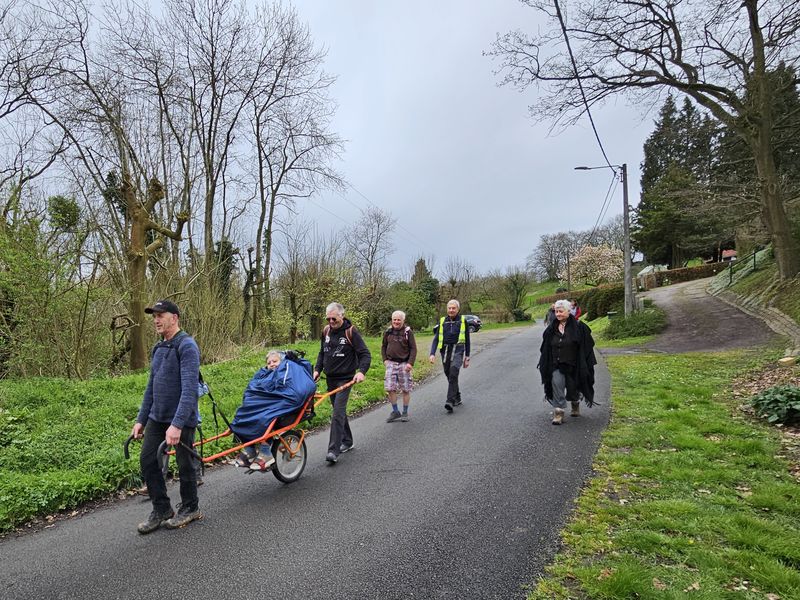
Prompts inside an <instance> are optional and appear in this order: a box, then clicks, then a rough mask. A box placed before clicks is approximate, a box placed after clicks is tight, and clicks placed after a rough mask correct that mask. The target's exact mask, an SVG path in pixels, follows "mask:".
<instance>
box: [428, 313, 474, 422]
mask: <svg viewBox="0 0 800 600" xmlns="http://www.w3.org/2000/svg"><path fill="white" fill-rule="evenodd" d="M460 310H461V304H460V303H459V301H458V300H455V299H454V300H450V301H449V302H448V303H447V316H446V317H441V318H440V319H439V324H438V325H436V326H434V328H433V342H432V343H431V355H430V361H431V364H433V361H434V360H436V349H437V348H438V349H439V353H440V354H441V355H442V367H444V375H445V377H447V401H446V402H445V404H444V408H445V410H447V412H453V408H454V407H456V406H458V405H459V404H461V391H460V390H459V389H458V374H459V373H460V372H461V367H462V365H463V367H464V368H465V369H466V368H467V367H469V328H468V327H467V321H466V319H464V317H463V316H461V315H460V314H458V313H459V311H460Z"/></svg>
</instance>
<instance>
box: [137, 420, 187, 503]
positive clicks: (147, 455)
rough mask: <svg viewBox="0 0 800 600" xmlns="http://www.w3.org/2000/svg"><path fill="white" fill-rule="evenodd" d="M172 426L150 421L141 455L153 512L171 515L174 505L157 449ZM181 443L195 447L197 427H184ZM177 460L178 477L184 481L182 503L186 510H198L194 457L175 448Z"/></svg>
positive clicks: (140, 461)
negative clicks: (171, 502)
mask: <svg viewBox="0 0 800 600" xmlns="http://www.w3.org/2000/svg"><path fill="white" fill-rule="evenodd" d="M169 426H170V424H169V423H157V422H155V421H148V422H147V425H146V426H145V428H144V439H143V440H142V453H141V455H140V456H139V465H140V467H141V469H142V479H144V482H145V483H146V484H147V493H148V494H149V495H150V501H151V502H152V503H153V510H155V511H157V512H158V513H159V514H168V513H170V512H171V511H172V505H171V504H170V501H169V496H168V495H167V482H166V481H165V480H164V473H163V472H162V471H161V462H160V459H159V456H158V447H159V446H160V445H161V442H163V441H164V439H165V438H166V434H167V429H169ZM181 441H182V442H183V443H184V444H186V445H187V446H189V447H190V448H191V447H192V444H193V443H194V427H184V428H183V429H182V430H181ZM175 458H176V460H177V462H178V474H179V476H180V478H181V504H182V507H183V508H184V509H185V510H195V509H196V508H197V471H196V469H195V465H194V462H193V460H192V455H191V454H189V453H188V452H187V451H186V449H185V448H183V446H178V447H177V448H176V449H175Z"/></svg>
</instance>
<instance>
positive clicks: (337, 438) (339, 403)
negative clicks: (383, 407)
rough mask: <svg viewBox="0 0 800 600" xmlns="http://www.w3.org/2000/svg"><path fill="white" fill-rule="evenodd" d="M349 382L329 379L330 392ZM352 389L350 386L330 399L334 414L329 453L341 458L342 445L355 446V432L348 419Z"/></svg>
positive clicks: (347, 380)
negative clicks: (348, 402) (348, 406)
mask: <svg viewBox="0 0 800 600" xmlns="http://www.w3.org/2000/svg"><path fill="white" fill-rule="evenodd" d="M349 381H350V379H345V380H343V381H331V380H330V379H329V380H328V391H330V390H335V389H336V388H337V387H339V386H340V385H344V384H345V383H347V382H349ZM352 389H353V386H350V387H348V388H345V389H343V390H342V391H341V392H337V393H335V394H333V395H332V396H331V397H330V400H331V404H332V405H333V413H332V414H331V436H330V439H329V440H328V452H333V453H334V454H335V455H336V456H339V453H340V451H339V447H340V446H341V445H342V444H345V445H347V446H352V445H353V432H351V431H350V421H349V420H348V419H347V401H348V400H349V399H350V390H352Z"/></svg>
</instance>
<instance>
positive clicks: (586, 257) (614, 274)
mask: <svg viewBox="0 0 800 600" xmlns="http://www.w3.org/2000/svg"><path fill="white" fill-rule="evenodd" d="M569 270H570V272H569V273H567V271H566V269H564V270H562V271H560V272H559V274H558V277H559V279H561V280H567V279H568V278H569V280H570V281H571V282H572V283H588V284H591V285H597V284H599V283H609V282H611V281H619V280H620V279H622V273H623V270H624V264H623V260H622V252H620V251H619V250H617V249H615V248H611V247H610V246H605V245H603V246H584V247H583V248H581V249H580V250H579V251H578V253H577V254H576V255H575V256H572V257H570V262H569Z"/></svg>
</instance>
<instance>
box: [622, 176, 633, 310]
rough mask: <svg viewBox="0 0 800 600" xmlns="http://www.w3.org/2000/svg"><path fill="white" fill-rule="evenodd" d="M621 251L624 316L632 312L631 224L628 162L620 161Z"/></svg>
mask: <svg viewBox="0 0 800 600" xmlns="http://www.w3.org/2000/svg"><path fill="white" fill-rule="evenodd" d="M622 238H623V240H622V247H623V250H622V252H623V253H624V255H625V256H623V261H624V262H623V265H624V271H625V316H626V317H628V316H630V315H631V314H632V313H633V282H632V281H631V224H630V213H629V210H628V164H627V163H622Z"/></svg>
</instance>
